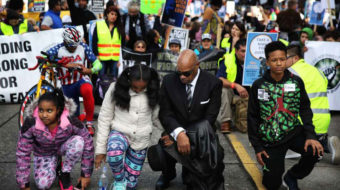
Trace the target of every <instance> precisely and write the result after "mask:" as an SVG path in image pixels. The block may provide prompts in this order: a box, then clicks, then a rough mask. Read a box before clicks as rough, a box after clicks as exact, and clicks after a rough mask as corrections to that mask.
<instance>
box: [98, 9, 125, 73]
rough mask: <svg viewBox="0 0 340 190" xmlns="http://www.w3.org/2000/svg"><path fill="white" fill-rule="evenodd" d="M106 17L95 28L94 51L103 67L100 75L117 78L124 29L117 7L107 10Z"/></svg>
mask: <svg viewBox="0 0 340 190" xmlns="http://www.w3.org/2000/svg"><path fill="white" fill-rule="evenodd" d="M104 16H105V20H101V21H97V23H96V27H95V28H94V32H93V39H92V50H93V53H94V54H95V55H96V56H97V58H98V59H99V60H100V61H101V62H102V65H103V68H102V70H101V71H100V73H99V75H105V74H110V75H112V76H114V77H117V76H118V61H119V57H120V52H121V44H122V41H123V40H124V36H125V35H124V28H123V24H122V22H121V16H120V14H119V10H118V8H117V7H116V6H109V7H108V8H106V9H105V11H104Z"/></svg>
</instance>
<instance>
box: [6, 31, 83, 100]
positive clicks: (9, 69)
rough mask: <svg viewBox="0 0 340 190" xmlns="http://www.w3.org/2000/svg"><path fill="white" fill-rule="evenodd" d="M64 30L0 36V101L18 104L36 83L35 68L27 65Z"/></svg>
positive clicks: (57, 40) (32, 64)
mask: <svg viewBox="0 0 340 190" xmlns="http://www.w3.org/2000/svg"><path fill="white" fill-rule="evenodd" d="M78 29H79V30H80V28H78ZM63 30H64V29H55V30H48V31H41V32H29V33H25V34H21V35H12V36H0V102H8V103H18V102H20V101H22V100H23V99H24V96H25V95H26V92H27V91H28V90H29V89H30V88H31V87H32V86H34V85H35V84H37V82H38V80H39V77H40V72H39V69H37V70H34V71H29V70H28V69H27V68H29V67H33V66H35V65H36V64H37V59H36V56H40V55H41V54H40V52H41V51H47V50H48V49H49V48H51V47H53V46H55V45H57V44H59V43H61V42H62V41H63V39H62V32H63Z"/></svg>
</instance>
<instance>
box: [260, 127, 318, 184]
mask: <svg viewBox="0 0 340 190" xmlns="http://www.w3.org/2000/svg"><path fill="white" fill-rule="evenodd" d="M305 142H306V137H305V135H304V134H303V133H300V134H299V135H297V136H296V137H294V138H292V139H291V140H289V141H288V142H287V143H285V144H283V145H280V146H277V147H272V148H268V147H267V148H265V151H266V152H267V154H268V155H269V158H268V159H267V158H265V157H264V156H262V159H263V161H264V163H265V165H266V168H267V169H264V170H263V180H262V183H263V185H264V186H265V187H266V188H267V189H268V190H276V189H279V188H280V186H281V183H282V175H283V173H284V171H285V155H286V152H287V150H288V149H291V150H293V151H295V152H298V153H300V154H301V159H300V160H299V162H298V163H297V164H295V165H294V166H293V167H292V168H290V169H289V171H288V172H289V174H290V175H291V176H293V177H295V178H297V179H302V178H304V177H306V176H307V175H309V174H310V173H311V171H312V170H313V168H314V165H315V163H316V162H317V161H318V156H317V154H316V155H314V156H313V149H312V147H310V146H309V147H308V149H307V152H305V150H304V146H305Z"/></svg>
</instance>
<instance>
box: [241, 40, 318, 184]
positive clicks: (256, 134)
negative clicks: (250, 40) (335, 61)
mask: <svg viewBox="0 0 340 190" xmlns="http://www.w3.org/2000/svg"><path fill="white" fill-rule="evenodd" d="M265 55H266V59H267V62H266V63H267V66H269V67H270V70H267V72H266V73H265V75H264V76H263V77H262V78H260V79H257V80H256V81H255V82H254V83H253V85H252V88H251V91H250V93H249V105H248V135H249V140H250V142H251V144H252V146H253V147H254V149H255V153H256V158H257V161H258V163H259V164H261V165H262V166H263V180H262V183H263V185H264V186H265V187H266V188H267V189H269V190H275V189H279V188H280V186H281V183H282V175H283V173H284V172H285V165H284V161H285V155H286V152H287V150H288V149H291V150H293V151H295V152H298V153H300V154H301V159H300V160H299V162H298V163H297V164H295V165H294V166H293V167H292V168H290V169H289V170H288V171H287V173H286V174H285V175H284V178H283V181H284V185H285V186H286V187H288V188H289V189H299V188H298V184H297V179H302V178H304V177H306V176H307V175H308V174H310V172H311V171H312V170H313V168H314V165H315V163H316V162H317V161H318V156H322V155H323V147H322V145H321V144H320V143H319V142H318V141H317V140H316V134H315V132H314V126H313V123H312V117H313V113H312V111H311V109H310V102H309V99H308V96H307V93H306V90H305V87H304V84H303V81H302V80H301V79H300V78H299V77H297V76H295V75H293V74H292V73H290V72H289V71H288V70H287V69H286V60H287V51H286V46H285V45H284V44H283V43H281V42H278V41H276V42H271V43H269V44H267V46H266V47H265ZM299 116H300V118H301V121H302V123H301V122H300V120H299Z"/></svg>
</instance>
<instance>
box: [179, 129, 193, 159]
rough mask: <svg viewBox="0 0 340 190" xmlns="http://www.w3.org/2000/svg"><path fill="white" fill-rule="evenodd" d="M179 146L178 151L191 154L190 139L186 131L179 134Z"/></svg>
mask: <svg viewBox="0 0 340 190" xmlns="http://www.w3.org/2000/svg"><path fill="white" fill-rule="evenodd" d="M177 148H178V152H179V153H181V154H182V155H189V154H190V141H189V138H188V136H187V134H186V133H185V132H181V133H180V134H178V136H177Z"/></svg>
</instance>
